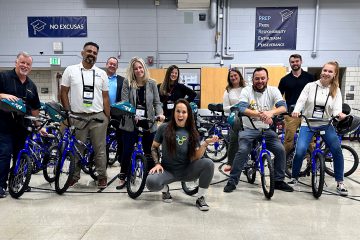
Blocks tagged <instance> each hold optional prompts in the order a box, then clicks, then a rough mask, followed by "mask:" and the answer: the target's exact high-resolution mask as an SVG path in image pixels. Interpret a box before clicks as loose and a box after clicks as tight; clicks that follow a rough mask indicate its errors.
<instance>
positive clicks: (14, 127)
mask: <svg viewBox="0 0 360 240" xmlns="http://www.w3.org/2000/svg"><path fill="white" fill-rule="evenodd" d="M32 62H33V59H32V57H31V56H30V55H29V54H28V53H26V52H20V53H19V54H18V55H17V57H16V61H15V68H14V69H13V70H9V71H4V72H1V73H0V100H2V99H7V100H9V101H13V102H16V101H18V100H19V99H22V100H23V101H24V103H25V105H26V112H27V114H29V115H33V116H37V115H39V109H40V100H39V95H38V92H37V88H36V85H35V84H34V82H33V81H32V80H31V79H30V78H29V77H28V75H29V73H30V71H31V68H32ZM26 136H27V131H26V128H25V126H24V121H23V117H22V116H18V115H17V114H16V113H13V112H5V111H2V110H0V198H4V197H6V193H5V190H6V188H7V183H6V182H7V180H8V175H9V169H10V161H11V154H13V156H15V157H16V156H17V154H18V152H19V151H20V149H21V148H23V147H24V142H25V139H26Z"/></svg>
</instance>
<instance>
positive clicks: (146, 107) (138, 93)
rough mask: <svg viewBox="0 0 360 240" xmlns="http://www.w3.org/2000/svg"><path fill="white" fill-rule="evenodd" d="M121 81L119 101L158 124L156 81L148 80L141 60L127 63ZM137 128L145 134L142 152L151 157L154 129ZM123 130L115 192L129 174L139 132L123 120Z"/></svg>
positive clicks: (144, 125) (141, 123)
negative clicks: (130, 105)
mask: <svg viewBox="0 0 360 240" xmlns="http://www.w3.org/2000/svg"><path fill="white" fill-rule="evenodd" d="M126 78H127V79H125V80H124V84H123V88H122V93H121V100H122V101H127V102H130V103H131V104H132V105H133V106H134V107H135V108H136V116H138V117H144V118H149V119H155V118H156V117H158V118H159V120H160V121H163V120H164V119H165V116H164V115H163V110H162V108H161V102H160V99H159V93H158V89H157V86H156V82H155V80H153V79H151V78H150V73H149V70H148V68H147V66H146V64H145V62H144V60H143V59H141V58H139V57H133V58H132V59H131V60H130V63H129V66H128V68H127V72H126ZM136 124H137V126H140V127H142V128H143V129H145V130H146V131H145V132H144V134H143V148H144V152H145V154H149V155H150V153H151V144H152V141H153V139H154V134H155V132H156V130H157V125H156V124H153V125H150V124H149V123H148V122H147V121H142V120H140V121H137V122H136ZM119 127H120V128H121V129H122V130H123V134H122V144H123V153H122V156H121V169H120V175H119V178H120V183H119V186H117V187H116V189H118V190H119V189H122V188H123V187H124V186H125V183H126V173H127V172H128V168H129V164H130V159H131V153H132V152H133V150H134V144H135V142H136V141H137V136H138V131H137V129H136V128H135V127H134V121H133V119H131V118H127V117H125V119H124V121H123V122H122V123H120V126H119Z"/></svg>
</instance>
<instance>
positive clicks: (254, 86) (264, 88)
mask: <svg viewBox="0 0 360 240" xmlns="http://www.w3.org/2000/svg"><path fill="white" fill-rule="evenodd" d="M252 87H253V89H254V91H255V92H260V93H262V92H264V91H265V90H266V87H267V84H265V85H264V87H263V88H261V89H260V88H258V87H257V86H256V85H255V84H253V85H252Z"/></svg>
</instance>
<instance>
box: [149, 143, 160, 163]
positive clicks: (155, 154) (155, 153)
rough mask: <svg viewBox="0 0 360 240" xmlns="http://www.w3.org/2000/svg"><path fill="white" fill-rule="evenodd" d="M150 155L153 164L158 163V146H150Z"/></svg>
mask: <svg viewBox="0 0 360 240" xmlns="http://www.w3.org/2000/svg"><path fill="white" fill-rule="evenodd" d="M151 156H152V158H153V160H154V162H155V164H158V163H160V151H159V148H158V147H153V146H151Z"/></svg>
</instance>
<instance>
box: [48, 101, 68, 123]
mask: <svg viewBox="0 0 360 240" xmlns="http://www.w3.org/2000/svg"><path fill="white" fill-rule="evenodd" d="M45 112H46V113H47V114H48V115H49V117H50V118H51V120H53V121H54V122H62V121H64V120H65V119H66V113H65V111H64V110H63V107H62V106H61V104H60V103H57V102H47V103H45Z"/></svg>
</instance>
